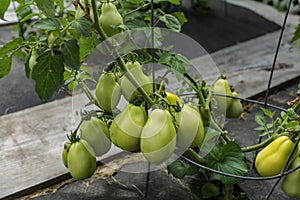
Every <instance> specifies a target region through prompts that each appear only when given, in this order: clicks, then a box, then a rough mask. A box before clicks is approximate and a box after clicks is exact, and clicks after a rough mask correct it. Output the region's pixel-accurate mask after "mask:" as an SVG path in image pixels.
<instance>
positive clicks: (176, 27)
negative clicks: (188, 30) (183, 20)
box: [159, 14, 181, 32]
mask: <svg viewBox="0 0 300 200" xmlns="http://www.w3.org/2000/svg"><path fill="white" fill-rule="evenodd" d="M159 20H160V21H162V22H163V23H165V25H166V27H168V28H170V29H171V30H173V31H175V32H180V30H181V25H180V22H179V21H178V19H177V18H176V17H174V16H173V15H171V14H165V15H163V16H160V17H159Z"/></svg>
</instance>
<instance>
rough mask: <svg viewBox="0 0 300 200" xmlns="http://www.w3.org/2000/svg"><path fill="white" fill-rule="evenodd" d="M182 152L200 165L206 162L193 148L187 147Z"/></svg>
mask: <svg viewBox="0 0 300 200" xmlns="http://www.w3.org/2000/svg"><path fill="white" fill-rule="evenodd" d="M184 154H185V155H186V156H187V157H189V158H190V159H192V160H193V161H195V162H196V163H199V164H201V165H205V164H206V160H205V159H204V158H202V157H201V156H200V155H199V154H197V153H196V152H195V151H194V150H193V149H191V148H188V149H187V150H186V151H185V152H184Z"/></svg>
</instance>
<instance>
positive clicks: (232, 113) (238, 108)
mask: <svg viewBox="0 0 300 200" xmlns="http://www.w3.org/2000/svg"><path fill="white" fill-rule="evenodd" d="M232 96H233V97H238V94H237V93H236V92H232ZM242 113H243V105H242V103H241V101H240V100H239V99H232V102H231V105H230V106H229V107H228V108H227V111H226V117H228V118H238V117H240V116H241V114H242Z"/></svg>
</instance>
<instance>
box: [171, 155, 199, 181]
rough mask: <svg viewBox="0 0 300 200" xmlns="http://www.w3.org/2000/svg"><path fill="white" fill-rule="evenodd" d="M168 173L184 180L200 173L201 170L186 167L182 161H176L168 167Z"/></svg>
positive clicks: (189, 166)
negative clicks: (185, 177)
mask: <svg viewBox="0 0 300 200" xmlns="http://www.w3.org/2000/svg"><path fill="white" fill-rule="evenodd" d="M167 168H168V172H169V173H170V174H172V175H173V176H174V177H175V178H178V179H182V178H183V177H184V176H191V175H194V174H196V173H198V171H199V169H198V168H197V167H195V166H193V165H185V164H184V163H183V162H182V161H180V160H175V161H174V162H172V163H171V164H169V165H168V166H167Z"/></svg>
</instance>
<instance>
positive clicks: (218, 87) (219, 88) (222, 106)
mask: <svg viewBox="0 0 300 200" xmlns="http://www.w3.org/2000/svg"><path fill="white" fill-rule="evenodd" d="M212 92H213V93H214V94H222V95H229V96H232V92H231V89H230V85H229V83H228V81H227V79H222V78H220V79H218V80H217V81H216V82H215V83H214V85H213V88H212ZM214 99H215V100H216V103H217V105H215V106H216V107H217V109H218V110H221V112H225V111H226V109H227V108H229V107H230V105H231V102H232V98H226V97H221V96H215V97H214Z"/></svg>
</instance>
